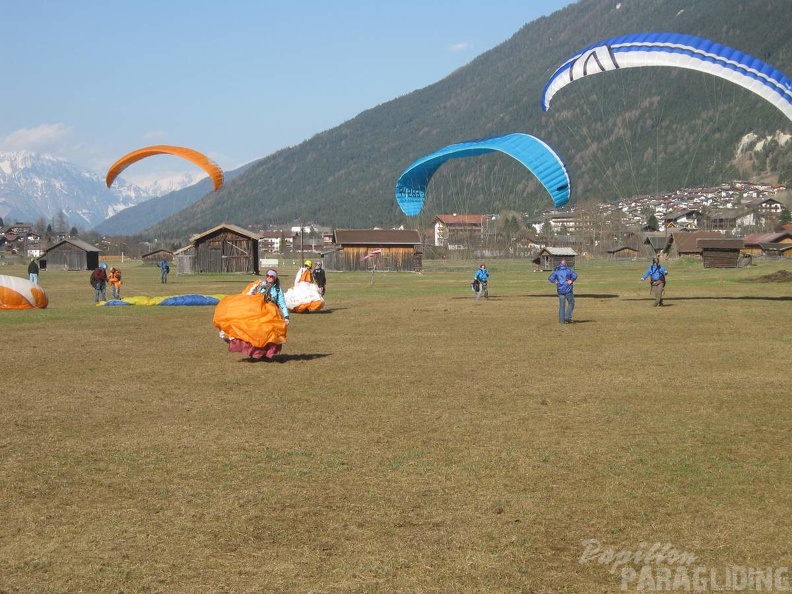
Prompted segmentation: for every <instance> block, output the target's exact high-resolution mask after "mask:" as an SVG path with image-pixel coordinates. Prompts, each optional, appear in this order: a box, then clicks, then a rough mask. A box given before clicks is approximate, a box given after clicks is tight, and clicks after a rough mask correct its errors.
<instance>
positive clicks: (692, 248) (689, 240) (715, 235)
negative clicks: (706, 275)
mask: <svg viewBox="0 0 792 594" xmlns="http://www.w3.org/2000/svg"><path fill="white" fill-rule="evenodd" d="M699 239H723V235H722V234H721V233H719V232H717V231H676V232H674V233H671V235H669V236H668V242H667V243H666V246H665V248H663V252H664V253H665V255H666V257H668V258H685V257H689V258H697V259H700V258H701V248H700V247H699V244H698V240H699Z"/></svg>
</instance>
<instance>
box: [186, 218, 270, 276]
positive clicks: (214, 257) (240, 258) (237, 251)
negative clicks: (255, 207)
mask: <svg viewBox="0 0 792 594" xmlns="http://www.w3.org/2000/svg"><path fill="white" fill-rule="evenodd" d="M190 242H191V243H192V245H193V247H194V248H195V261H194V271H195V272H196V273H199V274H200V273H202V272H236V273H241V274H258V273H259V236H258V235H257V234H256V233H251V232H250V231H247V230H246V229H243V228H242V227H237V226H236V225H228V224H223V225H218V226H217V227H213V228H212V229H209V230H208V231H206V232H204V233H201V234H200V235H194V236H193V237H192V238H191V239H190Z"/></svg>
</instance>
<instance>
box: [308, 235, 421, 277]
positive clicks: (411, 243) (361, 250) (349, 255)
mask: <svg viewBox="0 0 792 594" xmlns="http://www.w3.org/2000/svg"><path fill="white" fill-rule="evenodd" d="M333 242H334V243H335V246H336V249H335V250H334V251H332V252H327V253H325V254H323V256H322V262H323V266H324V267H325V268H326V269H327V270H338V271H344V270H346V271H354V270H370V269H371V268H372V266H373V265H376V267H377V270H382V271H392V272H405V271H406V272H420V271H421V269H422V266H423V250H422V248H421V246H422V242H421V236H420V235H419V234H418V231H415V230H412V229H338V230H336V231H335V233H333ZM375 250H379V252H378V253H376V254H374V255H372V256H371V257H369V258H368V259H365V260H364V258H365V257H366V256H367V255H368V254H371V253H372V252H374V251H375Z"/></svg>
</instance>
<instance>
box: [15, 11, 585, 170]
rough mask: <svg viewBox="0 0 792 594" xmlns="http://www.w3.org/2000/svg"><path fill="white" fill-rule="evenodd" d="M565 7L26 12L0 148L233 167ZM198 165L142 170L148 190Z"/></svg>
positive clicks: (20, 16)
mask: <svg viewBox="0 0 792 594" xmlns="http://www.w3.org/2000/svg"><path fill="white" fill-rule="evenodd" d="M571 3H572V0H544V1H543V2H527V1H526V0H491V1H489V2H485V1H483V0H479V1H473V0H399V1H398V2H397V1H390V0H382V1H376V0H374V1H372V0H336V1H335V2H332V1H330V2H328V1H322V2H320V1H318V0H311V1H300V0H293V1H292V2H288V3H287V2H278V3H274V2H271V1H270V0H238V1H235V0H230V1H229V2H217V1H214V2H201V1H200V0H199V1H191V2H186V1H184V0H158V1H152V0H136V1H134V2H121V1H117V0H70V1H65V2H60V1H58V0H47V1H43V0H26V1H25V2H22V1H12V2H7V3H5V4H4V6H3V11H2V13H3V14H2V22H0V48H2V54H3V56H4V61H3V71H4V72H3V90H2V92H0V114H2V117H0V150H10V151H16V150H22V149H26V150H32V151H35V152H40V153H48V154H53V155H56V156H59V157H62V158H65V159H67V160H69V161H71V162H73V163H75V164H77V165H80V166H83V167H86V168H88V169H90V170H92V171H95V172H96V173H99V174H101V175H104V174H105V172H106V170H107V168H108V167H109V166H110V165H111V164H112V163H113V162H114V161H115V160H116V159H117V158H119V157H120V156H122V155H124V154H125V153H127V152H129V151H131V150H134V149H137V148H140V147H143V146H148V145H151V144H174V145H181V146H188V147H191V148H194V149H196V150H199V151H201V152H203V153H205V154H207V155H208V156H209V157H211V158H212V159H213V160H215V161H216V162H217V163H218V165H220V167H221V168H223V169H225V170H231V169H235V168H237V167H239V166H240V165H242V164H244V163H247V162H249V161H253V160H255V159H259V158H262V157H265V156H267V155H269V154H271V153H273V152H274V151H277V150H279V149H282V148H285V147H288V146H294V145H296V144H299V143H300V142H302V141H303V140H306V139H308V138H310V137H312V136H314V135H315V134H317V133H319V132H322V131H324V130H327V129H329V128H332V127H335V126H337V125H339V124H341V123H343V122H345V121H347V120H349V119H351V118H353V117H355V116H356V115H357V114H359V113H360V112H361V111H364V110H366V109H370V108H372V107H375V106H377V105H379V104H381V103H384V102H386V101H389V100H391V99H395V98H397V97H399V96H401V95H405V94H408V93H410V92H412V91H414V90H416V89H420V88H423V87H426V86H428V85H430V84H432V83H434V82H437V81H438V80H440V79H442V78H444V77H445V76H447V75H449V74H450V73H452V72H453V71H454V70H456V69H457V68H459V67H461V66H464V65H465V64H467V63H469V62H470V61H471V60H473V59H474V58H475V57H476V56H478V55H480V54H482V53H484V52H486V51H487V50H490V49H492V48H493V47H495V46H497V45H499V44H500V43H502V42H504V41H506V40H507V39H509V38H510V37H511V36H512V35H513V34H514V33H516V32H517V31H518V30H519V29H520V28H521V27H522V26H523V25H524V24H525V23H527V22H530V21H533V20H535V19H537V18H539V17H541V16H545V15H549V14H551V13H552V12H555V11H556V10H559V9H561V8H563V7H564V6H566V5H568V4H571ZM194 170H195V168H194V167H193V166H192V165H191V164H189V163H186V162H184V161H183V160H181V159H177V158H175V157H168V156H162V157H153V158H151V159H148V160H146V161H145V162H142V163H139V164H136V165H134V166H132V167H130V168H129V169H127V170H126V171H125V172H124V174H123V176H122V177H124V178H126V179H128V180H130V181H133V182H135V181H139V182H144V181H147V180H150V179H151V177H152V176H154V177H157V176H167V175H172V174H176V173H179V172H185V171H193V172H194Z"/></svg>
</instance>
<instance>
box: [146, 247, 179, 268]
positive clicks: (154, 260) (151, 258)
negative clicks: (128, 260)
mask: <svg viewBox="0 0 792 594" xmlns="http://www.w3.org/2000/svg"><path fill="white" fill-rule="evenodd" d="M163 258H165V261H166V262H167V263H168V264H172V263H173V252H172V251H170V250H163V249H159V250H154V251H153V252H149V253H147V254H143V255H142V256H140V260H141V261H142V262H143V264H144V265H149V264H153V265H154V266H159V263H160V262H162V259H163Z"/></svg>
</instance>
